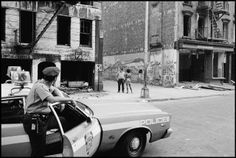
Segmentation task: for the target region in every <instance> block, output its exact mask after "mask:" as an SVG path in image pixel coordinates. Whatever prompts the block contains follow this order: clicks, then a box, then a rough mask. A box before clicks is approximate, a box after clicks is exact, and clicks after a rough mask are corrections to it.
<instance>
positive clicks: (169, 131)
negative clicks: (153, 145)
mask: <svg viewBox="0 0 236 158" xmlns="http://www.w3.org/2000/svg"><path fill="white" fill-rule="evenodd" d="M171 133H173V129H172V128H168V129H167V130H166V133H165V134H164V136H163V138H167V137H169V136H170V135H171Z"/></svg>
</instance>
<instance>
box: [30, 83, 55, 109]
mask: <svg viewBox="0 0 236 158" xmlns="http://www.w3.org/2000/svg"><path fill="white" fill-rule="evenodd" d="M53 91H54V87H53V86H51V87H50V88H49V87H48V86H47V85H45V84H44V83H43V80H39V81H37V82H36V83H35V84H34V85H33V87H32V89H31V90H30V93H29V95H28V97H27V99H26V112H27V113H50V112H51V110H50V108H49V106H48V101H47V100H46V98H47V97H48V96H52V92H53Z"/></svg>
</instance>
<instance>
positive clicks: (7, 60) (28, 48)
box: [1, 1, 101, 88]
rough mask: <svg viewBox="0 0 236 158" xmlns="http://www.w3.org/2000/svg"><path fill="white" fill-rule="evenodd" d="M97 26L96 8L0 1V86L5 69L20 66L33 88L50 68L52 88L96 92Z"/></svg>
mask: <svg viewBox="0 0 236 158" xmlns="http://www.w3.org/2000/svg"><path fill="white" fill-rule="evenodd" d="M71 3H74V4H71ZM100 21H101V2H95V1H94V2H92V1H81V2H80V1H68V3H67V2H66V1H1V78H2V79H1V82H4V76H5V75H6V73H7V67H8V66H21V67H22V69H24V70H26V71H29V72H30V74H31V78H32V82H35V81H36V80H38V79H40V78H41V77H42V74H41V72H42V69H43V68H45V67H46V66H51V65H56V66H57V67H59V68H60V69H61V73H60V76H59V77H58V79H57V82H56V85H57V86H60V84H62V83H65V82H66V83H68V82H69V81H81V82H88V83H89V86H90V87H92V88H95V87H97V84H98V81H97V79H98V77H99V76H98V74H99V72H98V69H96V66H97V65H99V64H100V65H101V61H100V63H99V60H98V58H101V52H100V56H98V54H99V51H100V50H99V42H100V41H99V39H100V36H99V34H100V33H99V31H100V29H99V24H100Z"/></svg>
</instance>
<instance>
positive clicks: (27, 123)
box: [23, 67, 73, 157]
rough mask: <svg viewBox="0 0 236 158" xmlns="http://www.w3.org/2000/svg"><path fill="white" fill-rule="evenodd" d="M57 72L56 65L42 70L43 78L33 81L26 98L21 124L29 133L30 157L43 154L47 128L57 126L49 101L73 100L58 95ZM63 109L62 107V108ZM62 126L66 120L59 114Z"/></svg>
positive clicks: (64, 126)
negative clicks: (55, 84) (56, 85)
mask: <svg viewBox="0 0 236 158" xmlns="http://www.w3.org/2000/svg"><path fill="white" fill-rule="evenodd" d="M58 74H59V69H58V68H57V67H47V68H45V69H44V70H43V78H42V79H41V80H39V81H37V82H36V83H34V85H33V87H32V89H31V90H30V92H29V95H28V96H27V99H26V114H25V115H24V117H23V126H24V130H25V131H26V133H27V134H28V135H29V138H30V144H31V148H32V152H31V156H32V157H42V156H45V154H46V153H45V152H46V148H45V147H46V132H47V129H52V128H56V127H58V125H57V121H56V118H55V116H54V115H53V114H52V112H51V110H50V108H49V106H48V105H49V103H54V102H62V103H63V102H68V101H73V100H72V99H71V98H65V97H62V96H61V95H60V91H59V89H57V88H56V87H54V86H53V85H54V83H55V81H56V79H57V76H58ZM62 110H63V109H62ZM59 119H60V121H61V123H62V126H63V128H64V129H65V128H66V125H67V123H66V120H65V118H64V117H62V116H59Z"/></svg>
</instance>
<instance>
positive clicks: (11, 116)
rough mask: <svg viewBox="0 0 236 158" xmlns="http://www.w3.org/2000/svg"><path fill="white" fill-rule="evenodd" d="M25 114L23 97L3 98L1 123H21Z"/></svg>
mask: <svg viewBox="0 0 236 158" xmlns="http://www.w3.org/2000/svg"><path fill="white" fill-rule="evenodd" d="M23 115H24V100H23V98H10V99H2V100H1V123H20V122H21V119H22V116H23Z"/></svg>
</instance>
